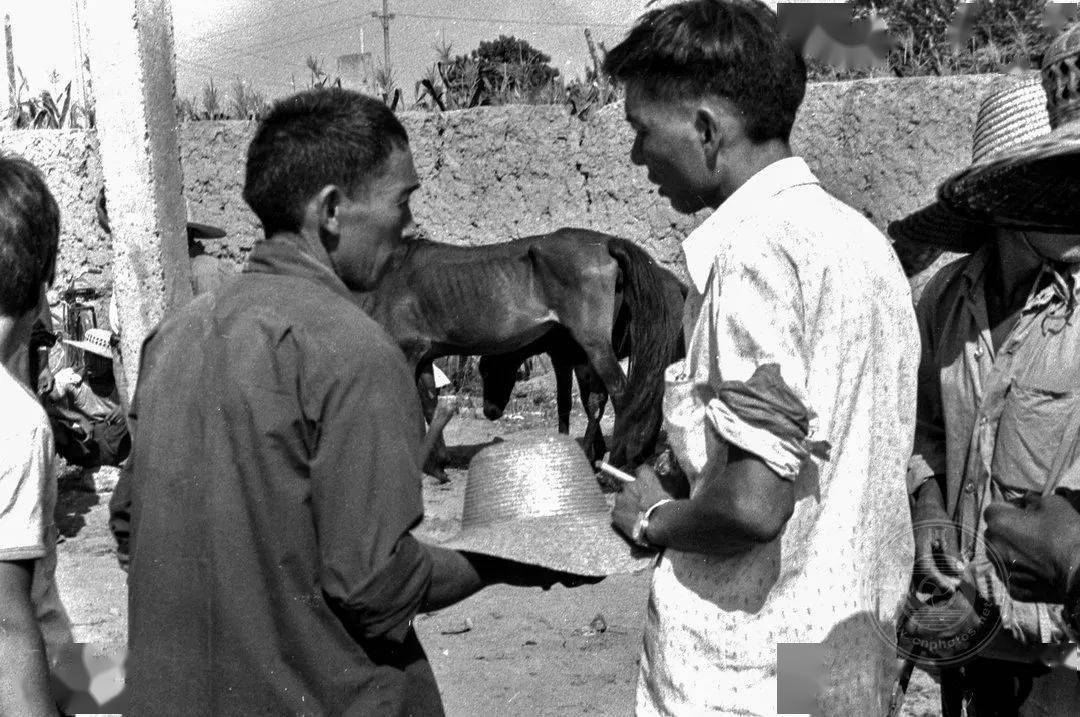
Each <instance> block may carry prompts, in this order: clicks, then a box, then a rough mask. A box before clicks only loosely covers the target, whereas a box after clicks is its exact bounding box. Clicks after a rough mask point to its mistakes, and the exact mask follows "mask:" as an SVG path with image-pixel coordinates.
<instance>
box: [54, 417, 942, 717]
mask: <svg viewBox="0 0 1080 717" xmlns="http://www.w3.org/2000/svg"><path fill="white" fill-rule="evenodd" d="M540 403H543V402H540ZM514 407H515V408H518V409H519V412H517V413H511V414H508V416H507V417H505V418H504V419H502V420H501V421H498V422H495V423H490V422H487V421H485V420H483V419H482V418H478V417H476V416H475V415H463V416H459V417H458V418H456V419H455V420H454V421H453V422H452V423H451V425H450V427H449V428H448V429H447V441H448V443H449V444H450V445H451V446H452V447H454V449H455V457H456V458H458V459H459V460H458V465H459V466H460V465H463V464H464V461H465V459H466V457H467V456H468V455H470V454H471V453H472V452H474V451H475V450H476V447H477V446H480V445H484V444H486V443H487V442H489V441H491V440H492V439H493V438H494V437H495V436H498V435H505V434H508V433H513V432H515V431H518V430H521V429H522V428H530V427H536V426H538V425H551V423H549V421H550V416H549V415H548V414H549V413H550V411H549V410H547V409H545V408H544V407H543V406H542V405H540V406H538V403H537V402H534V401H533V400H531V399H530V400H528V401H516V402H515V406H514ZM573 428H574V430H575V432H578V431H580V430H582V429H583V423H582V421H581V419H580V417H576V418H575V422H574V424H573ZM608 429H609V430H610V425H608ZM450 476H451V478H452V483H451V484H450V485H449V486H439V485H436V484H435V483H434V482H433V481H431V480H430V479H425V485H424V502H425V509H426V513H427V518H426V519H425V522H424V524H423V525H422V526H421V528H420V531H419V532H420V534H421V535H422V537H424V538H425V539H438V538H440V537H444V536H447V535H449V534H451V533H452V532H454V531H455V530H456V529H457V527H458V525H459V521H458V516H459V515H460V510H461V501H462V497H463V492H464V486H465V473H464V471H463V470H462V469H461V468H460V467H459V468H456V469H453V470H451V471H450ZM115 478H116V472H115V470H111V469H106V470H102V471H99V472H98V473H97V474H96V475H95V476H92V477H90V478H89V479H85V480H80V479H79V476H78V474H77V473H67V474H65V475H64V476H62V491H61V500H60V503H59V506H58V510H57V514H58V520H59V521H60V526H61V529H62V532H63V533H64V534H65V535H66V536H67V537H66V539H65V541H64V542H63V543H61V545H60V546H59V567H58V575H59V578H58V579H59V583H60V589H61V594H62V595H63V597H64V602H65V604H66V605H67V607H68V611H69V613H70V614H71V617H72V619H73V621H74V623H75V631H76V638H77V639H78V640H79V641H81V642H122V641H123V639H124V635H125V631H126V624H127V622H126V618H127V609H126V608H127V603H126V576H125V574H124V573H123V572H122V571H121V570H120V569H119V568H118V567H117V565H116V561H115V558H114V556H113V544H112V539H111V536H110V535H109V533H108V527H107V517H108V509H107V505H108V500H109V496H110V494H111V489H112V486H113V485H114V484H115ZM647 592H648V576H647V575H646V574H638V575H632V576H618V577H613V578H609V579H607V580H605V581H603V582H601V583H599V584H597V585H592V586H585V587H580V588H574V589H573V590H569V589H566V588H563V587H562V586H556V587H554V588H552V589H551V590H550V591H548V592H544V591H542V590H539V589H519V588H509V587H494V588H489V589H487V590H484V591H482V592H481V593H479V594H477V595H475V596H473V597H472V598H469V599H468V600H465V601H463V602H461V603H459V604H458V605H455V606H453V607H451V608H448V609H446V610H442V611H440V612H438V613H432V614H427V615H421V616H419V617H418V619H417V621H416V626H417V631H418V632H419V634H420V638H421V640H422V641H423V643H424V645H425V647H426V649H427V651H428V655H429V657H430V659H431V663H432V665H433V667H434V670H435V673H436V676H437V678H438V680H439V685H440V687H441V689H442V694H443V700H444V703H445V705H446V710H447V713H448V714H449V715H453V716H456V715H461V716H463V717H464V716H466V715H470V716H471V715H569V714H592V715H628V714H631V713H632V711H633V704H634V682H635V679H636V676H637V655H638V650H639V648H640V644H641V626H642V624H643V621H644V609H645V600H646V595H647ZM598 616H600V618H601V619H599V620H598V619H596V618H597V617H598ZM466 621H468V622H466ZM601 623H602V624H601ZM466 626H468V627H469V629H468V630H467V631H465V628H466ZM599 628H602V629H599ZM936 702H937V688H936V686H935V685H934V684H933V683H932V682H931V681H930V680H929V678H927V677H926V676H925V675H922V674H917V675H916V678H915V680H913V684H912V687H911V689H910V690H909V693H908V700H907V704H906V705H905V711H904V714H905V715H907V716H908V717H926V716H929V715H935V714H937V708H936Z"/></svg>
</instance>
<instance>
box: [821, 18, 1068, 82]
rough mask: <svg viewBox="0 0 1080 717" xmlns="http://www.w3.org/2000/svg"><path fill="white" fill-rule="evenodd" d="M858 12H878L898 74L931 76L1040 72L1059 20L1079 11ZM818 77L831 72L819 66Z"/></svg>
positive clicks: (893, 66)
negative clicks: (1012, 69) (1018, 69)
mask: <svg viewBox="0 0 1080 717" xmlns="http://www.w3.org/2000/svg"><path fill="white" fill-rule="evenodd" d="M854 5H855V9H856V12H859V13H866V12H870V11H874V10H876V12H877V13H878V14H879V15H880V16H881V17H882V18H883V19H884V20H885V21H886V22H887V23H888V25H889V32H890V34H891V36H892V38H893V40H894V48H893V50H892V52H891V53H890V56H889V68H890V70H891V72H892V73H893V74H896V75H901V76H907V75H928V74H938V75H944V74H962V73H983V72H997V71H1001V70H1004V69H1008V68H1010V67H1022V68H1037V67H1038V66H1039V63H1040V62H1041V60H1042V54H1043V52H1044V51H1045V50H1046V47H1047V45H1048V44H1049V42H1050V40H1051V39H1052V37H1053V36H1054V35H1055V34H1056V32H1058V31H1059V30H1060V29H1061V25H1060V24H1058V23H1056V22H1055V15H1057V14H1060V13H1062V12H1064V13H1065V14H1066V15H1068V14H1070V13H1075V6H1068V5H1061V4H1057V7H1048V6H1050V5H1053V4H1052V3H1044V2H1043V1H1042V0H976V1H975V2H970V3H960V2H958V0H916V1H913V0H854ZM813 69H814V70H816V71H817V73H818V74H819V76H820V75H821V74H824V75H825V76H826V77H827V76H828V68H821V67H814V68H813Z"/></svg>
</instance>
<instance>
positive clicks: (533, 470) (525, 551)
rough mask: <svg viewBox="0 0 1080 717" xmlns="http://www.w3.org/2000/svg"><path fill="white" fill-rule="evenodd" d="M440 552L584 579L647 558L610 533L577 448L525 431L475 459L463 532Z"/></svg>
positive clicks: (645, 562) (636, 565) (557, 437)
mask: <svg viewBox="0 0 1080 717" xmlns="http://www.w3.org/2000/svg"><path fill="white" fill-rule="evenodd" d="M442 546H443V547H446V548H452V549H454V550H463V551H465V552H471V553H482V554H484V555H493V556H496V557H499V558H504V559H507V560H513V561H515V562H519V563H525V564H528V565H540V566H542V567H545V568H549V569H551V570H558V571H561V572H566V573H573V574H574V575H587V576H602V575H614V574H617V573H630V572H635V571H637V570H641V569H643V568H647V567H649V564H650V562H651V560H652V557H653V554H652V553H650V552H647V551H643V550H641V549H640V548H636V547H633V546H631V544H630V543H628V542H627V541H626V540H624V539H623V538H622V537H621V536H620V535H619V534H618V533H616V532H615V528H613V527H612V525H611V516H610V512H609V510H608V505H607V501H606V500H604V495H603V493H602V492H601V491H600V486H599V485H598V484H597V482H596V477H595V476H594V474H593V471H592V468H591V467H590V466H589V461H588V459H587V458H586V457H585V454H584V452H582V450H581V447H580V446H578V444H577V443H576V442H575V441H574V440H573V439H571V438H570V437H569V436H564V435H561V434H559V433H551V432H550V431H523V432H521V433H519V434H516V435H514V436H513V437H512V438H509V439H507V440H506V441H503V442H501V443H496V444H494V445H492V446H488V447H487V448H485V449H484V450H482V451H480V452H479V453H477V454H476V456H475V457H474V458H473V459H472V462H471V463H470V464H469V475H468V482H467V483H466V484H465V507H464V510H463V512H462V516H461V532H459V533H458V534H457V535H455V536H454V537H452V538H450V539H449V540H447V541H445V542H443V543H442Z"/></svg>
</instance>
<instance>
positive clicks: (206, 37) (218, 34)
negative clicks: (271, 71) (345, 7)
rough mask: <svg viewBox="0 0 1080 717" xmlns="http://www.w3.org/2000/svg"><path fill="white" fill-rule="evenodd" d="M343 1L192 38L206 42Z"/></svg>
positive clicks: (331, 2) (336, 0)
mask: <svg viewBox="0 0 1080 717" xmlns="http://www.w3.org/2000/svg"><path fill="white" fill-rule="evenodd" d="M343 1H344V0H327V2H321V3H319V4H318V5H312V6H311V7H308V8H304V9H303V10H293V11H292V12H286V13H282V14H281V15H275V16H274V17H268V18H264V19H262V20H257V21H255V22H249V23H246V24H245V25H244V26H243V27H232V28H228V29H226V30H217V31H215V32H208V33H204V34H202V35H199V36H198V37H194V38H192V39H193V40H195V41H196V42H206V41H208V40H211V39H213V38H215V37H221V36H222V35H232V34H235V33H238V32H247V31H248V30H250V29H251V28H252V27H258V26H259V25H268V24H271V23H280V22H281V21H282V20H284V19H286V18H290V17H295V16H297V15H307V14H309V13H311V12H313V11H315V10H321V9H322V8H324V7H330V6H331V5H339V4H341V3H342V2H343Z"/></svg>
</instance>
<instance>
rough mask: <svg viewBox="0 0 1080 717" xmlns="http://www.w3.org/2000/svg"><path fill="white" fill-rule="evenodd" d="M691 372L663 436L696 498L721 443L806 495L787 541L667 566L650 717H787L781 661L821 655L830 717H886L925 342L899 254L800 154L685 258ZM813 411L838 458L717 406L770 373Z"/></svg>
mask: <svg viewBox="0 0 1080 717" xmlns="http://www.w3.org/2000/svg"><path fill="white" fill-rule="evenodd" d="M683 247H684V251H685V254H686V261H687V266H688V269H689V274H690V277H691V279H692V281H693V287H692V290H691V296H690V298H689V300H688V302H687V313H686V322H685V328H686V335H687V338H688V343H687V346H688V347H689V348H688V353H687V359H686V361H685V362H684V363H681V364H676V365H674V366H672V367H671V368H669V370H668V376H667V378H668V385H667V393H666V395H665V399H664V414H665V427H666V429H667V431H668V435H669V439H670V441H671V444H672V446H673V448H674V450H675V453H676V456H677V457H678V459H679V462H680V465H681V466H682V467H683V468H684V470H685V471H686V473H687V475H688V477H689V479H690V483H691V489H692V491H693V490H694V489H696V487H697V485H698V483H699V480H698V479H699V475H700V474H702V473H703V472H708V471H715V470H720V468H718V467H717V466H722V464H723V461H724V460H725V459H726V455H725V454H726V451H725V450H724V445H726V444H725V443H724V441H720V440H719V439H718V437H719V436H722V437H723V438H724V439H726V441H729V442H731V443H736V444H738V445H740V446H741V447H743V448H744V449H746V450H749V451H751V452H753V453H755V454H756V455H758V456H759V457H760V458H761V459H762V460H764V461H765V462H766V463H767V464H768V465H769V466H770V467H771V468H772V469H773V470H774V471H775V472H777V474H779V475H780V476H781V477H783V478H786V479H789V480H792V481H794V483H795V495H796V505H795V512H794V514H793V515H792V517H791V519H790V520H789V521H788V523H787V525H786V527H785V528H784V531H783V533H782V535H781V536H780V537H779V538H777V539H776V540H775V541H773V542H771V543H768V544H764V545H758V546H756V547H754V548H752V549H750V550H749V551H748V552H746V553H743V554H741V555H738V556H736V557H728V558H721V557H711V556H708V555H703V554H696V553H686V552H679V551H675V550H667V551H665V552H664V554H663V556H662V557H661V559H660V561H659V564H658V566H657V569H656V571H655V572H654V575H653V582H652V591H651V594H650V597H649V610H648V618H647V624H646V629H645V644H644V651H643V653H642V658H641V669H640V675H639V680H638V693H637V710H638V713H639V714H646V715H651V714H670V715H688V714H701V713H706V712H708V713H709V714H722V715H743V716H745V715H774V714H776V713H777V687H778V685H777V671H776V665H777V644H778V643H821V644H822V652H821V655H822V664H823V666H824V684H823V688H824V689H823V691H822V695H821V712H820V714H826V715H879V714H884V713H885V711H886V708H887V705H888V698H889V694H890V691H891V689H892V686H893V683H894V680H895V676H896V672H895V671H896V666H897V659H896V655H897V652H896V643H895V629H894V616H895V615H896V612H897V607H898V605H899V604H900V602H901V600H902V599H903V598H904V596H905V594H906V591H907V587H908V583H909V581H910V578H911V566H912V560H913V545H912V529H911V517H910V511H909V507H908V501H907V491H906V488H905V471H906V467H907V461H908V458H909V456H910V452H911V446H912V437H913V432H914V425H915V392H916V374H917V368H918V361H919V338H918V330H917V327H916V322H915V315H914V311H913V307H912V303H911V294H910V290H909V288H908V284H907V281H906V279H905V277H904V274H903V271H902V270H901V268H900V264H899V262H898V260H897V259H896V257H895V255H894V254H893V252H892V250H891V248H890V247H889V244H888V242H887V241H886V239H885V238H884V237H883V236H882V235H881V233H880V232H879V231H877V229H875V228H874V226H873V225H872V224H871V223H870V222H869V221H867V220H866V219H865V218H864V217H863V216H862V215H860V214H859V213H858V212H857V211H855V210H854V209H852V208H850V207H848V206H847V205H845V204H843V203H841V202H840V201H838V200H837V199H835V198H834V197H832V196H831V195H829V194H828V193H827V192H825V191H824V190H823V189H822V187H821V185H820V184H819V183H818V180H817V178H816V177H815V176H814V174H813V173H812V172H811V171H810V169H809V167H807V165H806V163H805V162H804V161H803V160H802V159H800V158H798V157H792V158H788V159H783V160H780V161H778V162H775V163H773V164H771V165H769V166H768V167H766V168H765V169H763V170H761V171H760V172H759V173H757V174H756V175H755V176H753V177H752V178H751V179H750V180H749V181H747V182H746V183H745V184H744V185H743V186H742V187H740V188H739V189H738V190H737V191H736V192H735V193H734V194H732V195H731V197H729V198H728V200H727V201H725V202H724V204H723V205H722V206H721V207H720V208H719V209H717V210H716V212H715V213H714V214H713V215H712V216H710V217H709V218H708V219H707V220H706V221H705V222H704V223H703V224H702V225H701V226H700V227H699V228H698V229H697V230H696V231H694V232H693V233H692V234H691V235H690V236H689V237H688V238H687V240H686V242H685V243H684V245H683ZM770 363H775V364H777V365H779V367H780V375H781V378H782V379H783V381H784V383H786V384H787V386H788V387H790V388H791V390H792V391H793V393H794V394H795V395H796V396H797V397H798V399H799V400H800V401H803V402H804V406H805V407H806V408H807V409H809V410H810V411H811V412H812V415H814V416H815V419H814V420H813V421H812V422H811V435H810V436H809V438H810V439H811V440H823V441H828V443H829V444H830V445H831V456H830V458H829V460H828V461H822V460H820V459H817V458H808V457H806V456H805V453H802V455H801V456H800V455H797V453H796V452H795V451H793V450H791V448H790V444H785V442H784V441H782V440H780V439H779V438H774V437H772V436H771V435H770V434H769V432H768V431H767V430H763V429H762V428H761V427H760V426H758V427H754V426H750V425H748V424H746V423H745V422H742V421H741V420H739V418H738V416H736V415H734V412H733V411H731V410H728V409H727V407H725V406H724V405H723V404H722V403H719V402H718V400H717V399H712V400H711V401H709V403H708V404H702V403H701V401H702V400H703V399H702V398H701V397H702V396H703V395H709V392H704V393H703V392H702V391H700V390H695V387H696V386H700V385H702V384H709V385H710V386H711V387H716V386H717V385H718V383H719V382H720V381H747V380H748V379H749V378H750V377H751V375H752V374H753V373H754V371H755V370H756V369H757V368H758V367H759V366H762V365H763V364H770Z"/></svg>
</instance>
